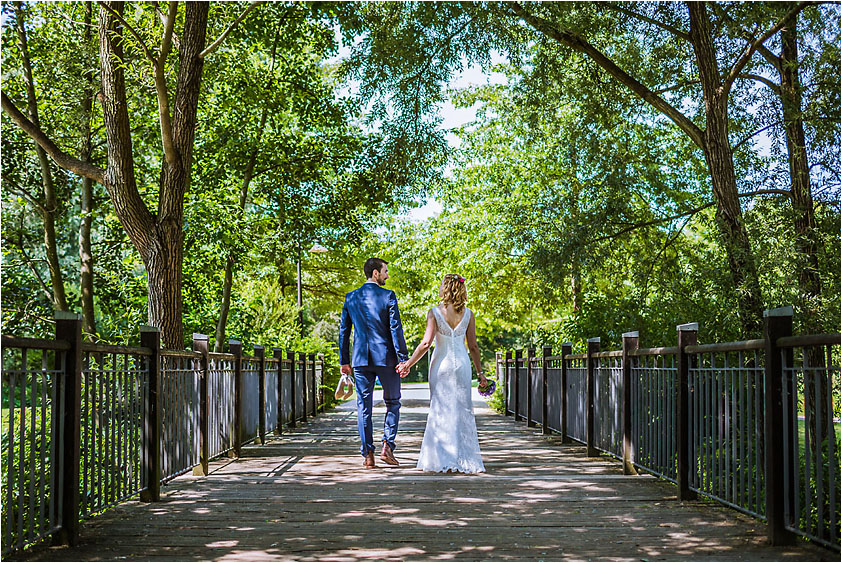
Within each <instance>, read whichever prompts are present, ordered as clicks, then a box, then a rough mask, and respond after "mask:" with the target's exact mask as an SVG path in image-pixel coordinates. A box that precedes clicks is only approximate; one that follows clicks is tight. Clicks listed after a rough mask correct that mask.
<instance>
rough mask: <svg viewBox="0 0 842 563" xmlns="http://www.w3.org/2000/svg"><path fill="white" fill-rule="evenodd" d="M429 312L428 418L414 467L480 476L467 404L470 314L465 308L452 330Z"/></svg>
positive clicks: (469, 404) (471, 413) (439, 314)
mask: <svg viewBox="0 0 842 563" xmlns="http://www.w3.org/2000/svg"><path fill="white" fill-rule="evenodd" d="M431 310H432V312H433V315H434V316H435V319H436V325H437V329H436V347H435V350H434V352H433V356H432V359H431V360H430V377H429V379H430V414H429V415H427V426H426V427H425V429H424V439H423V441H422V442H421V451H420V452H419V454H418V465H417V467H418V469H423V470H424V471H438V472H443V471H448V470H451V471H458V472H461V473H480V472H483V471H485V466H484V465H483V463H482V454H481V453H480V449H479V439H478V438H477V423H476V419H475V418H474V405H473V402H472V401H471V359H470V357H469V356H468V349H467V348H466V347H465V333H466V332H467V330H468V324H469V323H470V319H471V315H472V314H473V313H472V312H471V310H470V309H467V308H466V309H465V313H464V315H463V316H462V320H461V321H459V324H458V325H456V327H455V328H452V327H451V326H450V325H449V324H447V321H446V320H445V318H444V314H443V313H442V312H441V310H440V309H439V308H438V307H433V308H432V309H431Z"/></svg>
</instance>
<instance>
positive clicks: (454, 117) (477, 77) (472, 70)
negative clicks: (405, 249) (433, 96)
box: [402, 56, 505, 223]
mask: <svg viewBox="0 0 842 563" xmlns="http://www.w3.org/2000/svg"><path fill="white" fill-rule="evenodd" d="M492 59H494V57H493V56H492ZM492 62H494V63H496V62H498V61H497V60H493V61H492ZM503 82H505V76H504V75H503V74H501V73H486V72H484V71H483V70H482V68H480V67H479V65H471V66H468V67H466V68H465V70H464V71H462V72H461V73H460V74H459V75H458V76H456V77H455V78H454V79H453V80H451V81H450V83H448V85H447V89H448V90H451V89H459V88H466V87H468V86H472V85H485V84H500V83H503ZM477 109H479V104H478V103H477V104H475V105H473V106H472V107H470V108H457V107H455V106H454V105H453V103H451V102H450V100H448V101H446V102H444V103H443V104H441V106H440V110H441V117H442V124H441V127H442V128H443V129H446V130H452V129H454V128H456V127H461V126H462V125H465V124H466V123H470V122H471V121H473V120H474V119H476V113H477ZM446 139H447V143H448V144H449V145H450V146H451V147H453V148H456V147H458V146H459V139H458V138H457V137H456V135H454V134H453V133H447V135H446ZM441 209H442V208H441V205H440V204H439V203H438V202H437V201H436V200H435V199H433V198H429V199H427V200H426V201H425V202H424V205H422V206H421V207H417V208H415V209H412V210H411V211H410V212H409V213H407V214H405V215H403V216H402V217H404V218H407V219H409V220H410V221H412V222H415V223H420V222H423V221H425V220H427V219H429V218H430V217H433V216H435V215H438V214H439V213H441Z"/></svg>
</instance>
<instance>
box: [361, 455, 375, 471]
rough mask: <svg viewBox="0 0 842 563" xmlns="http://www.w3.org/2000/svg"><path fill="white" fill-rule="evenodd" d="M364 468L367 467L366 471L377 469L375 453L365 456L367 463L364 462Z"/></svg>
mask: <svg viewBox="0 0 842 563" xmlns="http://www.w3.org/2000/svg"><path fill="white" fill-rule="evenodd" d="M363 467H365V468H366V469H374V468H375V467H377V464H376V463H374V452H373V451H371V452H368V453H367V454H365V461H363Z"/></svg>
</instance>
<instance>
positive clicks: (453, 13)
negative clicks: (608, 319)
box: [346, 2, 809, 335]
mask: <svg viewBox="0 0 842 563" xmlns="http://www.w3.org/2000/svg"><path fill="white" fill-rule="evenodd" d="M808 5H809V3H800V4H797V5H795V6H794V7H792V8H791V9H789V10H788V11H787V12H786V13H785V14H784V15H783V16H781V17H779V18H778V19H777V20H776V21H775V22H774V23H772V24H769V25H768V26H767V27H764V28H762V29H759V30H755V33H754V34H753V35H752V37H751V40H750V41H748V42H740V43H739V44H738V43H735V42H734V41H728V40H727V38H725V37H722V36H721V34H719V33H718V30H719V28H720V26H719V22H713V21H712V16H711V14H710V11H709V8H708V6H707V5H706V4H702V3H689V4H687V5H684V6H681V5H677V4H674V5H657V6H655V5H653V9H655V10H657V11H658V12H659V13H661V14H663V15H665V16H666V18H667V19H665V20H664V21H661V20H659V19H657V18H654V17H649V16H643V17H641V16H640V15H639V14H638V13H637V12H636V11H633V10H631V9H629V8H627V7H626V6H627V5H625V4H623V5H614V4H612V5H610V6H602V5H593V6H586V5H584V4H580V3H555V4H552V3H550V4H530V5H528V6H524V5H521V4H519V3H516V2H511V3H497V4H473V3H463V4H461V5H459V6H455V5H448V6H438V5H433V6H430V5H424V4H421V5H387V6H364V7H362V8H361V9H360V10H359V14H358V15H357V17H356V18H353V17H349V18H348V19H347V21H348V22H349V23H348V24H347V26H346V29H348V30H349V31H350V33H352V34H353V36H354V37H356V38H357V43H356V44H355V47H354V49H355V55H354V57H352V61H353V62H354V63H356V64H358V65H362V68H363V69H364V70H357V71H355V73H354V76H355V77H358V78H362V79H363V82H364V87H363V91H372V92H381V91H383V90H386V89H388V90H389V91H390V92H392V93H393V102H394V105H395V106H397V108H398V109H396V111H395V114H396V115H398V116H402V115H405V114H409V115H413V114H414V113H420V114H424V113H425V112H427V113H430V112H433V108H434V106H435V104H436V103H437V102H438V101H439V100H440V99H441V93H440V87H441V83H442V82H443V81H444V80H446V79H447V78H448V77H449V76H451V75H452V74H453V72H454V71H456V70H458V69H459V68H461V66H462V64H464V60H465V58H467V60H468V61H477V62H481V63H482V62H486V61H487V60H488V52H489V51H490V50H491V49H497V50H500V51H503V52H506V53H507V54H508V56H509V57H510V59H511V60H512V61H513V62H514V63H515V64H526V63H528V64H529V65H530V66H529V68H530V69H531V71H532V72H533V73H534V74H541V73H543V74H545V75H550V74H551V73H550V72H549V71H551V70H552V69H553V68H554V67H555V66H558V65H559V64H563V60H564V59H565V58H566V57H567V56H568V55H567V54H566V53H569V52H570V50H572V51H575V52H579V53H582V54H584V55H585V56H586V57H587V58H588V60H589V61H591V62H592V64H594V65H595V66H596V67H597V69H598V74H602V76H606V75H607V77H608V78H609V80H610V81H613V82H614V83H615V84H620V85H622V86H624V87H625V88H626V89H627V91H628V92H630V93H631V94H633V96H635V97H636V98H637V99H638V100H640V101H643V102H644V103H645V104H647V105H648V106H649V107H650V108H651V109H652V110H654V112H655V116H656V117H654V118H653V119H658V118H659V117H665V118H667V119H669V120H670V121H671V122H672V123H673V124H674V125H675V126H676V127H677V128H678V130H680V131H682V132H683V134H684V135H686V136H687V138H688V139H689V140H691V141H692V142H693V143H694V144H695V145H696V146H697V147H698V148H699V149H700V150H701V153H702V156H703V158H704V160H705V163H706V166H707V169H708V174H709V178H710V182H711V194H712V195H713V199H714V202H715V208H716V217H717V224H718V225H719V228H718V230H719V239H720V241H721V243H722V245H723V248H724V249H725V250H726V253H725V254H726V257H727V263H728V269H729V271H730V273H731V277H732V280H733V284H734V287H735V297H736V301H737V303H738V311H739V314H740V318H741V323H742V326H743V329H744V333H745V334H746V335H749V334H757V333H758V332H759V329H760V319H761V312H762V309H763V300H762V294H761V289H760V286H759V283H758V280H757V271H756V265H755V260H754V256H753V254H752V249H751V244H750V241H749V239H748V236H747V233H746V230H745V226H744V219H743V215H742V210H741V205H740V192H739V190H738V189H737V188H738V181H737V174H736V169H735V158H734V154H733V148H732V142H731V139H730V137H729V134H730V131H731V127H732V126H733V117H732V116H731V113H733V112H734V105H735V104H734V100H733V90H734V84H735V81H736V80H737V79H738V78H739V76H740V75H741V73H742V72H743V70H744V68H745V66H746V65H747V64H749V62H750V61H751V60H752V59H753V57H754V56H755V53H756V52H757V50H758V49H759V48H760V47H762V46H763V44H764V43H765V42H766V41H768V40H769V39H770V38H771V37H773V36H774V35H776V34H778V33H779V32H780V31H781V30H782V29H783V28H784V27H785V26H786V25H787V23H788V22H790V21H792V20H793V18H795V17H796V16H797V15H798V14H799V13H800V12H801V11H802V10H804V9H805V8H806V7H807V6H808ZM634 7H635V8H636V7H637V6H636V5H635V6H634ZM618 12H620V13H626V14H628V13H631V14H632V16H633V17H632V18H631V21H632V22H634V21H635V20H636V21H637V22H638V23H639V22H644V23H645V24H646V25H648V26H652V27H654V28H655V30H656V31H657V32H660V33H661V35H660V36H656V35H654V34H653V33H652V32H651V30H650V31H646V30H644V29H643V28H642V27H641V26H640V25H638V26H630V27H626V28H623V30H622V31H621V32H619V33H618V29H617V26H616V19H617V14H618ZM626 21H628V20H626ZM419 22H423V26H421V25H420V24H419ZM713 23H716V24H717V27H716V30H717V31H716V32H715V31H714V28H713V27H712V24H713ZM524 24H526V26H528V27H524ZM681 26H688V27H689V31H683V30H682V29H681ZM530 30H531V31H532V33H530ZM715 33H716V37H715V36H714V35H715ZM588 37H591V38H593V39H594V41H596V42H597V43H596V44H595V43H594V42H591V41H589V40H588V39H587V38H588ZM545 39H546V40H550V41H552V42H555V43H556V44H558V45H560V46H563V47H564V48H565V49H567V51H560V52H556V53H551V52H550V51H549V50H546V49H545V50H544V51H543V52H542V54H544V55H547V56H546V57H544V58H541V57H535V58H530V57H529V53H530V51H529V48H528V46H529V45H530V44H543V43H542V40H545ZM445 40H446V45H445V44H444V43H445ZM653 42H655V43H657V45H658V47H657V49H659V50H660V51H656V50H655V48H654V47H650V45H651V43H653ZM688 46H689V48H690V49H689V50H688V49H687V47H688ZM665 53H666V54H667V55H670V56H671V57H672V59H669V58H664V57H663V55H664V54H665ZM644 54H649V55H653V56H655V57H656V58H654V59H652V58H646V57H645V56H644ZM553 56H555V57H558V58H552V57H553ZM463 57H464V58H463ZM726 61H727V62H726ZM653 62H654V64H653ZM624 64H628V65H630V66H631V68H633V69H634V70H629V69H627V68H624ZM687 69H692V72H691V73H690V74H692V73H696V74H697V76H693V77H688V78H690V79H689V80H687V82H686V83H685V84H679V85H677V86H676V85H671V84H669V80H671V79H672V78H673V77H674V76H675V75H676V74H678V75H679V76H681V75H683V74H687ZM588 71H590V69H588ZM635 73H636V76H635ZM647 83H648V84H650V85H649V86H647ZM688 96H689V97H690V99H688ZM693 98H695V100H697V101H696V103H692V102H691V100H692V99H693ZM688 102H690V103H688ZM536 103H540V101H538V99H537V97H536ZM685 108H686V109H685ZM736 113H741V112H740V111H737V112H736ZM403 121H404V122H409V123H411V122H412V119H410V118H408V117H404V118H403ZM701 123H704V126H702V125H701Z"/></svg>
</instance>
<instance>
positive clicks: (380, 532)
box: [16, 385, 839, 561]
mask: <svg viewBox="0 0 842 563" xmlns="http://www.w3.org/2000/svg"><path fill="white" fill-rule="evenodd" d="M427 393H428V391H427V388H426V386H424V385H421V386H405V388H404V393H403V395H404V399H403V407H402V409H401V425H400V432H399V435H398V449H397V450H396V455H397V457H398V459H399V460H400V461H401V463H402V465H401V466H400V467H398V468H391V467H387V466H384V465H383V464H380V465H379V466H378V468H377V469H376V470H373V471H366V470H364V469H363V468H362V463H361V458H360V457H359V455H358V448H359V446H358V438H357V435H356V411H355V407H354V403H353V402H350V403H346V404H345V405H342V406H341V407H339V408H337V409H334V410H331V411H328V412H326V413H324V414H320V415H319V416H318V417H316V418H310V419H309V420H308V422H307V423H306V424H304V425H302V426H299V427H298V428H296V429H294V430H291V431H290V432H288V433H285V434H284V435H283V436H280V437H278V436H275V437H273V438H271V439H269V441H268V443H267V444H266V445H263V446H259V445H252V446H244V447H243V449H242V457H240V458H239V459H233V458H223V459H218V460H216V461H213V462H211V464H210V468H209V469H210V472H209V474H208V475H207V476H205V477H193V476H182V477H179V478H177V479H174V480H173V481H171V482H169V484H168V485H166V486H164V487H163V488H162V498H161V500H160V502H155V503H143V502H140V501H129V502H125V503H122V504H119V505H117V506H116V507H114V508H113V509H111V510H109V511H107V512H106V513H105V514H103V515H101V516H97V517H95V518H93V519H91V520H89V521H87V522H86V523H85V524H84V525H83V526H82V528H81V533H80V542H79V544H78V545H77V546H76V547H73V548H68V547H54V548H40V549H36V550H34V551H30V552H24V553H21V554H18V555H17V556H16V558H18V559H28V560H32V561H44V560H51V561H61V560H64V561H70V560H72V561H124V560H144V561H152V560H182V561H195V560H248V561H264V560H266V561H268V560H297V561H316V560H320V561H323V560H327V561H330V560H343V561H363V560H509V559H511V560H535V561H541V560H548V561H560V560H615V561H649V560H711V561H713V560H727V561H732V560H740V561H743V560H745V561H784V560H799V561H808V560H809V561H838V560H839V554H838V553H836V552H833V551H830V550H826V549H824V548H821V547H818V546H816V545H815V544H809V543H807V542H804V541H799V542H798V543H797V544H796V545H794V546H784V547H773V546H771V545H769V544H768V543H767V541H766V540H767V538H766V537H765V531H766V530H765V526H764V525H763V523H762V522H761V521H759V520H756V519H754V518H751V517H749V516H745V515H743V514H741V513H739V512H737V511H735V510H732V509H729V508H726V507H724V506H722V505H721V504H718V503H714V502H713V501H705V500H697V501H679V500H678V498H677V488H676V487H675V485H673V484H671V483H668V482H665V481H660V480H657V479H656V478H654V477H651V476H645V475H643V476H624V475H623V471H622V464H621V463H620V462H618V461H615V460H613V459H609V458H607V457H601V458H593V457H590V458H589V457H587V456H586V450H585V447H584V446H581V445H571V444H562V443H561V440H560V438H559V437H557V436H543V435H541V434H540V432H539V431H536V429H534V428H527V427H525V426H524V425H522V424H515V423H514V422H513V421H512V420H511V418H504V417H503V416H500V415H498V414H496V413H494V412H493V411H491V410H490V409H488V408H487V407H485V404H484V403H483V402H481V401H479V400H477V402H475V408H476V414H477V423H478V428H479V434H480V436H479V438H480V444H481V447H482V450H483V458H484V460H485V465H486V468H487V473H485V474H481V475H447V474H446V475H441V474H431V473H424V472H420V471H418V470H416V469H415V461H416V459H417V453H418V450H419V447H420V443H421V437H422V435H423V429H424V423H425V420H426V414H427V408H428V401H427V397H428V395H427ZM477 399H478V397H477ZM383 412H385V409H384V407H383V405H382V402H381V403H380V406H379V407H376V408H375V415H376V420H377V419H381V420H382V413H383Z"/></svg>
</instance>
